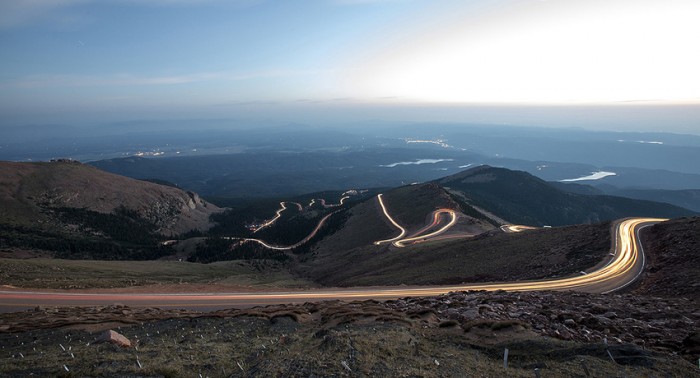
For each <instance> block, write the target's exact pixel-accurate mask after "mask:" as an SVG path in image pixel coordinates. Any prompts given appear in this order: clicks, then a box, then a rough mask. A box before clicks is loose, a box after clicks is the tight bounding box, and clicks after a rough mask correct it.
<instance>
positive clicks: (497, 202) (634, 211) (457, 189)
mask: <svg viewBox="0 0 700 378" xmlns="http://www.w3.org/2000/svg"><path fill="white" fill-rule="evenodd" d="M434 182H435V183H437V184H439V185H440V186H442V187H444V188H445V189H446V190H448V191H449V192H450V193H453V194H455V195H457V196H459V197H461V198H463V199H464V200H465V201H466V202H467V203H469V204H470V205H472V206H475V207H478V208H480V209H484V210H486V211H487V212H488V213H491V214H493V215H496V216H497V218H498V219H501V220H505V221H506V222H508V223H514V224H525V225H530V226H544V225H550V226H563V225H573V224H581V223H598V222H604V221H609V220H613V219H619V218H623V217H633V216H646V217H660V218H676V217H682V216H691V215H694V214H695V213H694V212H692V211H690V210H687V209H684V208H681V207H678V206H674V205H669V204H665V203H659V202H652V201H646V200H636V199H629V198H623V197H615V196H607V195H584V194H576V193H571V192H566V191H563V190H560V189H558V188H557V187H556V186H555V185H552V184H550V183H548V182H546V181H544V180H541V179H539V178H537V177H535V176H533V175H531V174H529V173H526V172H522V171H512V170H509V169H505V168H495V167H491V166H488V165H482V166H479V167H475V168H472V169H469V170H466V171H463V172H460V173H457V174H455V175H452V176H448V177H445V178H442V179H438V180H435V181H434Z"/></svg>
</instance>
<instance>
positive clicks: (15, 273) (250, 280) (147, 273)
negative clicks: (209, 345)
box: [0, 259, 315, 289]
mask: <svg viewBox="0 0 700 378" xmlns="http://www.w3.org/2000/svg"><path fill="white" fill-rule="evenodd" d="M172 284H219V285H229V286H263V287H309V286H315V285H313V284H312V283H310V282H308V281H305V280H303V279H300V278H297V277H294V276H292V275H291V274H290V273H289V271H288V269H287V268H286V267H285V266H284V265H282V264H281V263H278V262H272V261H260V262H258V261H225V262H217V263H212V264H198V263H188V262H184V261H183V262H178V261H139V262H134V261H94V260H58V259H27V260H19V259H0V285H11V286H16V287H27V288H52V289H65V288H72V289H76V288H82V289H85V288H117V287H134V286H144V285H172Z"/></svg>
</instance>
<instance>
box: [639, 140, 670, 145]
mask: <svg viewBox="0 0 700 378" xmlns="http://www.w3.org/2000/svg"><path fill="white" fill-rule="evenodd" d="M637 143H644V144H664V142H659V141H655V140H638V141H637Z"/></svg>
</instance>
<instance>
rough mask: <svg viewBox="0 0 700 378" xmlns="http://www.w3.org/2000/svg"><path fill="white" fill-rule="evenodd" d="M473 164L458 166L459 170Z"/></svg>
mask: <svg viewBox="0 0 700 378" xmlns="http://www.w3.org/2000/svg"><path fill="white" fill-rule="evenodd" d="M472 165H474V164H466V165H460V166H459V168H469V167H471V166H472Z"/></svg>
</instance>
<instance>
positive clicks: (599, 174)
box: [559, 171, 617, 182]
mask: <svg viewBox="0 0 700 378" xmlns="http://www.w3.org/2000/svg"><path fill="white" fill-rule="evenodd" d="M608 176H617V173H615V172H606V171H598V172H592V173H591V174H590V175H588V176H583V177H579V178H573V179H566V180H559V181H560V182H574V181H589V180H600V179H602V178H604V177H608Z"/></svg>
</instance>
